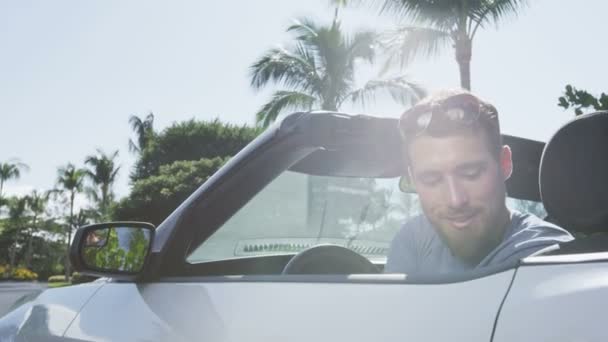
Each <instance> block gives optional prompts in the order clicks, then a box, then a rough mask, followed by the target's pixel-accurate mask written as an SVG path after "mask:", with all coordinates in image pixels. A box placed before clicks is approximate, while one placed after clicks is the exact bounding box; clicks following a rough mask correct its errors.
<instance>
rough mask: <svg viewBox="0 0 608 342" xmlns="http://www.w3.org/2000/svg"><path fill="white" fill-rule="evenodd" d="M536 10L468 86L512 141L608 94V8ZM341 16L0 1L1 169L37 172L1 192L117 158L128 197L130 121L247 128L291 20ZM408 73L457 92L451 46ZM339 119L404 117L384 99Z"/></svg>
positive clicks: (120, 0)
mask: <svg viewBox="0 0 608 342" xmlns="http://www.w3.org/2000/svg"><path fill="white" fill-rule="evenodd" d="M530 2H531V3H532V4H531V5H530V6H529V7H528V8H527V9H526V10H525V11H524V12H522V14H521V15H520V16H519V17H518V18H513V19H509V20H507V21H504V22H502V23H501V24H500V25H499V27H498V29H496V28H495V27H487V28H486V29H485V30H482V31H480V32H478V36H477V37H476V40H475V42H474V51H473V61H472V87H473V91H475V92H477V93H478V94H480V95H481V96H483V97H485V98H486V99H488V100H490V101H492V102H493V103H494V104H495V105H496V106H497V107H498V110H499V113H500V119H501V124H502V127H503V131H504V132H506V133H509V134H515V135H519V136H523V137H527V138H532V139H537V140H547V139H548V138H549V137H550V136H551V133H552V132H553V131H555V130H556V129H557V128H558V127H559V126H560V125H562V124H563V123H564V122H566V121H567V120H568V119H570V118H571V117H572V116H573V114H572V113H571V112H565V111H564V110H563V109H562V108H560V107H558V106H557V98H558V97H559V96H560V95H561V93H562V91H563V89H564V86H565V85H566V84H568V83H571V84H573V85H575V86H577V87H580V88H585V89H587V90H589V91H590V92H592V93H596V94H597V93H600V92H601V91H607V90H608V89H606V82H605V81H606V79H608V77H607V76H608V68H606V58H605V56H606V46H605V44H604V41H603V38H604V36H605V34H604V33H605V27H604V26H605V25H604V22H605V13H607V10H608V3H606V2H605V1H603V0H588V1H585V3H584V6H583V5H581V3H580V2H576V1H569V2H566V1H559V2H557V1H549V0H539V1H530ZM332 15H333V9H332V8H330V7H329V6H328V1H327V0H306V1H304V0H301V1H295V0H289V1H287V0H258V1H243V2H239V3H238V4H236V3H235V2H233V1H197V0H192V1H187V0H180V1H151V0H140V1H139V0H138V1H135V0H131V1H125V0H89V1H82V0H53V1H48V0H4V1H2V2H0V49H1V52H0V161H6V160H8V159H10V158H19V160H21V161H22V162H25V163H26V164H28V165H29V166H30V168H31V170H30V171H29V172H27V173H24V174H23V175H22V177H21V179H20V180H18V181H12V182H10V183H8V184H6V191H7V192H8V193H13V194H15V193H25V192H29V190H31V189H33V188H38V189H50V188H52V187H53V186H54V184H55V181H56V178H57V168H58V167H59V166H62V165H65V164H66V163H67V162H73V163H76V164H77V165H82V164H83V161H84V158H85V157H86V156H87V155H90V154H93V153H95V149H96V148H101V149H102V150H104V151H106V152H108V153H109V152H111V151H114V150H116V149H118V150H120V156H119V163H120V165H121V173H120V178H119V180H118V182H117V184H116V186H115V190H116V191H117V192H118V194H119V195H120V196H124V195H126V194H128V192H129V187H128V173H129V171H130V169H131V166H132V164H133V161H134V156H133V155H130V154H129V152H128V148H127V147H128V146H127V142H128V139H129V138H130V137H133V135H132V133H131V130H130V127H129V125H128V118H129V116H130V115H133V114H134V115H138V116H140V117H144V116H145V115H146V114H147V113H148V112H150V111H152V112H154V114H155V127H156V129H163V128H165V127H167V126H168V125H170V124H171V123H172V122H175V121H181V120H185V119H190V118H196V119H200V120H205V119H213V118H216V117H219V118H220V119H221V120H224V121H227V122H232V123H239V124H242V123H248V124H252V123H253V121H254V113H255V111H256V110H257V109H258V108H259V107H260V106H261V105H262V104H263V103H264V102H265V101H266V100H267V99H268V94H269V93H270V91H271V90H272V89H269V90H268V91H264V92H261V93H257V94H256V93H255V92H253V91H252V90H251V89H250V87H249V79H248V66H249V65H250V64H251V63H252V62H253V61H254V60H255V59H256V58H257V57H259V56H260V55H261V54H262V53H263V52H264V51H265V50H266V49H268V48H271V47H274V46H276V45H278V44H280V43H284V42H287V41H288V35H287V34H285V32H284V31H285V28H286V27H287V26H288V25H289V24H290V23H291V20H292V19H293V18H296V17H301V16H310V17H313V18H317V19H319V20H324V21H325V22H329V20H330V19H331V16H332ZM342 18H343V22H344V25H345V26H346V27H347V28H356V27H368V28H377V29H382V28H388V27H392V25H393V23H392V22H391V20H389V19H388V18H387V17H378V16H377V15H376V14H375V13H373V12H372V11H366V10H346V11H343V15H342ZM406 73H407V74H409V75H410V76H411V78H412V80H415V81H417V82H420V83H422V84H423V85H426V86H428V87H429V88H431V89H433V88H440V87H455V86H458V85H459V79H458V68H457V65H456V62H455V61H454V57H453V51H452V50H451V49H446V50H445V51H444V53H443V54H442V56H441V57H439V58H437V59H433V60H431V61H424V62H418V63H414V64H412V65H411V66H410V67H409V68H408V69H407V70H406ZM364 76H366V77H369V76H373V75H372V74H371V72H366V74H365V75H361V78H363V77H364ZM344 109H345V110H349V111H350V110H356V111H358V112H369V113H374V114H377V115H384V116H397V115H398V114H399V113H400V112H401V111H402V110H403V108H400V107H399V106H396V105H394V104H392V103H391V100H390V99H389V98H379V99H378V102H377V104H376V105H375V106H370V107H368V108H366V109H361V108H344Z"/></svg>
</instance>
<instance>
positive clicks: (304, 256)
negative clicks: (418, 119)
mask: <svg viewBox="0 0 608 342" xmlns="http://www.w3.org/2000/svg"><path fill="white" fill-rule="evenodd" d="M360 119H361V120H352V121H350V123H349V125H350V127H348V129H345V130H344V132H342V133H344V134H347V135H348V134H352V132H356V131H359V132H365V134H364V135H363V136H362V135H361V134H358V135H357V134H352V139H350V141H349V139H337V140H336V141H337V142H338V143H334V144H332V142H331V141H329V142H328V143H325V144H324V148H321V149H316V150H315V151H314V152H312V153H309V154H307V155H306V156H305V157H304V158H302V159H300V160H299V161H298V162H297V163H295V164H293V165H291V166H290V167H289V168H288V170H289V171H293V172H296V173H302V174H306V175H319V176H330V177H368V178H398V177H399V176H400V175H402V174H404V172H403V167H404V166H403V165H404V163H403V160H401V155H402V154H401V153H400V150H399V148H400V143H399V142H400V137H399V135H398V132H397V131H396V130H391V127H395V122H394V119H377V118H375V119H373V120H369V119H367V118H365V117H363V116H362V117H360ZM326 126H327V125H326ZM324 127H325V126H324ZM336 127H338V125H336ZM379 136H381V137H382V139H378V137H379ZM314 139H319V140H322V138H319V137H314ZM503 140H504V143H505V144H508V145H509V146H510V147H511V149H512V151H513V164H514V170H513V174H512V176H511V178H510V179H509V180H508V181H507V190H508V194H509V196H510V197H513V198H515V199H522V200H528V201H536V202H540V201H541V198H542V202H543V204H544V206H545V208H546V211H547V213H548V216H547V217H546V219H547V220H549V221H551V222H554V223H556V224H558V225H560V226H562V227H564V228H565V229H567V230H569V231H570V232H572V233H573V234H574V235H575V236H576V237H577V239H576V240H574V241H573V242H569V243H565V244H562V245H561V246H560V248H559V249H557V250H553V251H551V252H548V254H550V255H567V254H571V253H591V252H599V251H605V250H606V246H608V245H607V243H608V239H607V238H606V236H605V235H602V234H600V235H598V234H597V233H600V232H602V230H603V229H605V228H604V227H605V226H606V223H608V207H607V206H606V205H605V204H606V203H608V182H605V180H604V178H605V175H606V174H608V158H606V156H607V154H608V151H607V150H606V148H608V113H607V112H599V113H595V114H589V115H586V116H584V117H581V118H578V119H576V120H573V121H572V122H570V123H568V124H566V125H564V126H563V127H562V128H560V129H559V130H558V131H557V132H556V133H555V135H554V136H553V137H552V138H551V139H550V141H549V142H548V143H547V144H546V146H545V144H544V143H542V142H538V141H533V140H528V139H523V138H519V137H514V136H509V135H504V136H503ZM387 146H389V147H388V149H387ZM361 156H365V157H363V158H362V157H361ZM539 179H540V181H539ZM251 246H256V245H255V244H252V245H249V248H250V249H249V250H253V249H252V248H254V247H251ZM261 246H263V244H262V245H261ZM267 248H273V247H272V245H269V246H267ZM328 260H331V262H328ZM517 265H518V263H509V264H505V265H499V266H496V267H490V268H486V269H479V270H477V269H476V270H473V271H471V272H467V274H461V275H449V276H438V277H428V276H425V277H423V278H417V277H408V280H407V282H408V283H446V282H455V281H462V280H465V279H474V278H478V277H483V276H486V275H488V274H492V273H496V272H501V271H504V270H507V269H511V268H514V267H516V266H517ZM382 266H383V262H371V261H370V260H369V259H368V258H365V257H363V256H362V255H361V253H357V252H356V251H353V250H352V249H349V248H345V247H343V246H334V245H324V244H320V245H318V246H314V247H310V248H305V249H303V250H299V251H292V252H283V253H269V254H267V255H255V256H251V257H238V258H226V259H222V260H210V261H205V262H191V263H188V265H186V267H185V269H184V271H185V273H186V274H191V275H197V276H226V275H240V276H242V275H255V276H264V275H266V276H268V275H281V274H282V275H284V277H283V278H282V280H280V281H292V280H293V279H296V280H295V281H301V279H300V278H297V276H299V275H305V274H316V275H323V274H325V275H335V276H337V278H335V279H337V281H343V280H344V278H343V277H340V275H347V274H373V273H381V272H382ZM182 274H184V273H182ZM294 275H295V276H296V278H293V277H292V276H294ZM276 280H277V279H274V280H273V281H276ZM323 281H331V279H330V278H327V277H326V278H323ZM362 281H365V280H362Z"/></svg>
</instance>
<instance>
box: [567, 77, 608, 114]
mask: <svg viewBox="0 0 608 342" xmlns="http://www.w3.org/2000/svg"><path fill="white" fill-rule="evenodd" d="M558 101H559V103H558V106H560V107H563V108H564V109H569V108H574V113H575V115H581V114H583V112H584V111H585V110H587V109H589V108H592V109H593V110H596V111H597V110H608V95H606V94H605V93H601V94H600V96H599V97H595V96H593V95H591V94H590V93H589V92H587V91H586V90H582V89H576V88H575V87H573V86H571V85H569V84H568V85H567V86H566V91H565V92H564V95H563V96H560V97H559V98H558Z"/></svg>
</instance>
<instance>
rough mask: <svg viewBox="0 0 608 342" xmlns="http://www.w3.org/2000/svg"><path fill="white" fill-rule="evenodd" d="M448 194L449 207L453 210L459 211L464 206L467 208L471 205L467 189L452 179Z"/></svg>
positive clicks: (449, 183)
mask: <svg viewBox="0 0 608 342" xmlns="http://www.w3.org/2000/svg"><path fill="white" fill-rule="evenodd" d="M447 186H448V193H447V194H446V195H447V197H448V198H447V200H448V205H449V206H450V207H451V208H454V209H458V208H461V207H463V206H466V205H467V204H468V203H469V196H468V194H467V191H466V187H464V186H463V185H462V184H460V182H458V181H457V180H454V179H450V180H448V182H447Z"/></svg>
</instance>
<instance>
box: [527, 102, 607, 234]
mask: <svg viewBox="0 0 608 342" xmlns="http://www.w3.org/2000/svg"><path fill="white" fill-rule="evenodd" d="M539 177H540V194H541V198H542V201H543V204H544V205H545V209H546V210H547V213H548V214H549V216H550V217H551V218H552V219H554V220H555V221H556V222H557V223H558V224H560V225H561V226H563V227H564V228H566V229H569V230H576V231H586V232H597V231H608V111H604V112H596V113H591V114H586V115H583V116H580V117H578V118H576V119H574V120H572V121H570V122H568V123H567V124H565V125H564V126H563V127H562V128H560V129H559V130H558V131H557V132H556V133H555V134H554V135H553V137H552V138H551V139H550V140H549V142H548V143H547V144H546V146H545V149H544V151H543V155H542V158H541V164H540V176H539Z"/></svg>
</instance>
